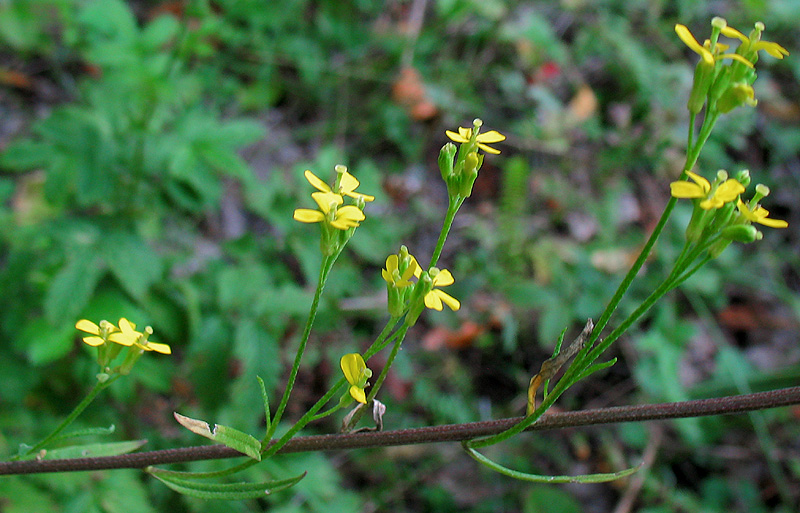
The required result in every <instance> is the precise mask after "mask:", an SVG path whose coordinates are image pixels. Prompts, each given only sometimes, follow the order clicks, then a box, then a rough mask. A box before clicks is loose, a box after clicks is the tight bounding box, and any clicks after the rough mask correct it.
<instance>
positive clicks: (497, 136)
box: [478, 130, 506, 144]
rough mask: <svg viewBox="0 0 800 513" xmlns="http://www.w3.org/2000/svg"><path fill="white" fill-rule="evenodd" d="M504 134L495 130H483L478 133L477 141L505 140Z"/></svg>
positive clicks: (494, 141) (489, 142)
mask: <svg viewBox="0 0 800 513" xmlns="http://www.w3.org/2000/svg"><path fill="white" fill-rule="evenodd" d="M505 140H506V136H505V135H503V134H501V133H500V132H498V131H497V130H490V131H488V132H484V133H482V134H478V142H482V143H488V144H492V143H498V142H501V141H505Z"/></svg>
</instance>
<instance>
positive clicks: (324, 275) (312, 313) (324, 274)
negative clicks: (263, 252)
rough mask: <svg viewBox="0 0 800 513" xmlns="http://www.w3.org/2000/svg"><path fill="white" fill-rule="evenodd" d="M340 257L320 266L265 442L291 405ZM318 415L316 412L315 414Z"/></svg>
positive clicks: (328, 257) (332, 256)
mask: <svg viewBox="0 0 800 513" xmlns="http://www.w3.org/2000/svg"><path fill="white" fill-rule="evenodd" d="M338 256H339V252H337V253H336V254H334V255H327V256H325V257H324V258H323V260H322V264H321V265H320V271H319V281H318V282H317V290H316V292H315V293H314V300H313V301H312V302H311V309H310V310H309V312H308V319H307V320H306V327H305V329H304V330H303V336H302V337H301V338H300V345H299V346H298V347H297V353H296V354H295V357H294V364H293V365H292V370H291V372H290V373H289V379H288V381H287V382H286V389H285V390H284V392H283V397H281V402H280V404H279V405H278V408H277V410H275V415H274V417H273V418H272V422H271V424H270V429H269V431H268V432H267V434H266V436H265V438H264V439H265V440H269V439H270V438H272V435H274V434H275V430H276V429H277V428H278V423H279V422H280V420H281V417H282V416H283V412H284V411H285V410H286V405H287V404H288V403H289V396H290V395H291V393H292V388H293V387H294V382H295V379H297V372H298V371H299V369H300V362H301V360H302V359H303V353H304V352H305V349H306V344H307V343H308V338H309V336H311V327H312V326H313V325H314V319H315V318H316V316H317V310H318V309H319V300H320V297H321V296H322V291H323V290H324V289H325V282H326V281H327V280H328V274H329V273H330V271H331V268H332V267H333V264H334V262H336V257H338ZM315 413H316V412H315Z"/></svg>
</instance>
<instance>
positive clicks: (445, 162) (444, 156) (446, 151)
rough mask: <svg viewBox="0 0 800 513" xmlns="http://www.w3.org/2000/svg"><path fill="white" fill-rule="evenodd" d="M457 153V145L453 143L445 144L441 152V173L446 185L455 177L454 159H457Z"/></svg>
mask: <svg viewBox="0 0 800 513" xmlns="http://www.w3.org/2000/svg"><path fill="white" fill-rule="evenodd" d="M456 151H457V149H456V145H455V144H453V143H447V144H445V145H444V146H442V149H441V150H440V151H439V171H441V172H442V178H443V179H444V181H445V183H446V182H448V180H450V177H451V176H453V159H454V158H455V157H456Z"/></svg>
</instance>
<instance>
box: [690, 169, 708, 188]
mask: <svg viewBox="0 0 800 513" xmlns="http://www.w3.org/2000/svg"><path fill="white" fill-rule="evenodd" d="M686 174H687V175H688V176H689V178H691V179H692V180H694V182H695V183H696V184H697V185H699V186H700V187H702V188H703V191H705V192H708V191H710V190H711V183H710V182H709V181H708V180H706V179H705V178H704V177H702V176H700V175H698V174H697V173H693V172H691V171H686Z"/></svg>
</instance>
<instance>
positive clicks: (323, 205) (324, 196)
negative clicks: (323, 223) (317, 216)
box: [311, 192, 344, 214]
mask: <svg viewBox="0 0 800 513" xmlns="http://www.w3.org/2000/svg"><path fill="white" fill-rule="evenodd" d="M311 197H312V198H313V199H314V201H315V202H316V203H317V205H319V209H320V210H321V211H322V212H324V213H326V214H327V213H328V212H330V210H331V205H332V204H334V205H337V206H338V205H341V204H342V203H344V200H343V199H342V197H341V196H340V195H338V194H336V193H335V192H312V193H311Z"/></svg>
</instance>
